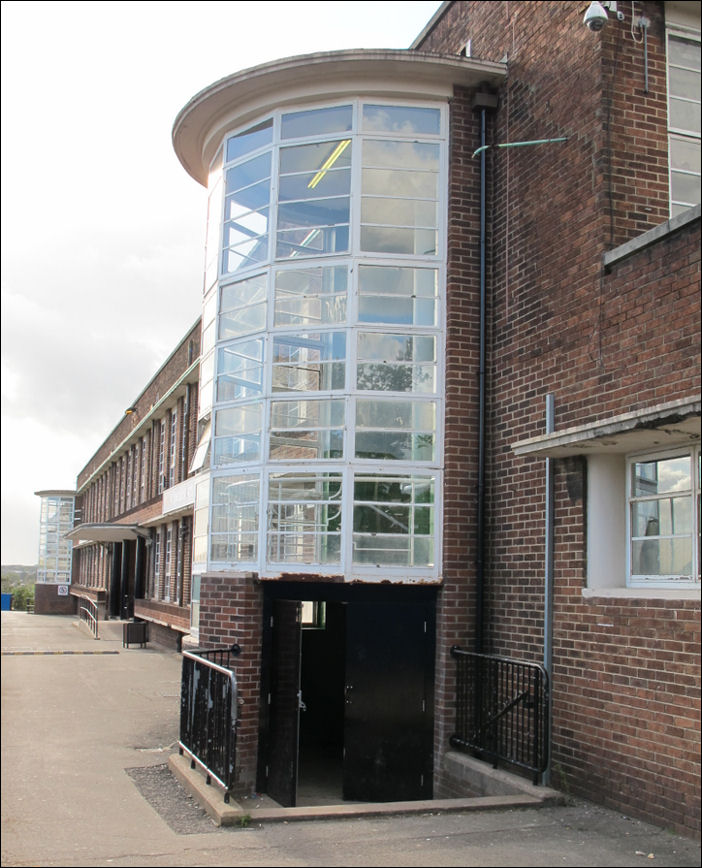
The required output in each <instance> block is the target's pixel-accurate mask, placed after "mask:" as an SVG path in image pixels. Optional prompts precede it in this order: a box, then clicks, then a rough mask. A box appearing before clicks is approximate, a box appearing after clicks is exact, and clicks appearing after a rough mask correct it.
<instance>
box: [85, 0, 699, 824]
mask: <svg viewBox="0 0 702 868" xmlns="http://www.w3.org/2000/svg"><path fill="white" fill-rule="evenodd" d="M604 5H605V6H607V8H608V13H607V14H608V17H609V20H608V22H607V24H606V26H605V27H604V28H603V29H602V30H600V31H599V32H592V31H591V30H590V29H589V28H588V27H586V26H585V23H584V22H583V8H582V7H581V6H580V5H579V4H577V3H573V2H546V0H544V2H512V3H498V2H496V3H484V2H447V3H444V4H442V6H441V7H440V8H439V10H438V11H437V13H436V15H435V16H434V17H433V18H432V20H431V21H430V22H429V23H428V25H427V27H426V28H425V29H424V31H423V32H422V34H420V36H419V37H418V38H417V40H416V41H415V43H414V44H413V46H412V47H411V49H410V50H407V51H381V50H368V51H363V50H358V51H342V52H330V53H320V54H314V55H309V56H304V57H293V58H287V59H285V60H280V61H275V62H272V63H267V64H264V65H262V66H258V67H255V68H253V69H249V70H245V71H243V72H239V73H236V74H234V75H232V76H230V77H228V78H224V79H222V80H221V81H219V82H216V83H215V84H213V85H212V86H211V87H208V88H206V89H205V90H203V91H202V92H201V93H199V94H197V95H196V96H195V97H194V98H193V99H192V100H191V101H190V102H189V103H188V104H187V105H186V106H185V108H184V109H183V110H182V111H181V112H180V114H179V115H178V118H177V119H176V122H175V125H174V129H173V140H174V146H175V150H176V153H177V155H178V157H179V159H180V161H181V163H182V164H183V166H184V167H185V169H186V170H187V171H188V172H189V174H190V175H191V176H192V177H193V178H194V179H195V180H197V181H198V182H199V183H201V184H203V185H206V186H207V187H208V191H209V221H208V228H207V250H206V257H205V261H206V269H205V281H204V285H203V287H202V290H203V314H202V320H201V323H198V324H196V326H195V327H194V328H193V330H192V331H191V332H190V333H189V335H188V336H186V338H185V339H184V341H183V342H182V343H181V344H180V345H179V347H178V348H177V349H176V351H175V352H174V355H173V356H172V357H171V359H169V361H168V362H167V363H166V364H165V365H164V367H163V368H162V369H161V371H160V372H159V373H158V374H157V376H156V378H155V379H154V380H153V381H152V382H151V383H150V384H149V385H148V386H147V387H146V389H145V390H144V392H142V394H141V395H140V396H139V398H138V399H137V400H136V401H135V402H134V407H132V408H129V415H127V416H125V418H124V419H123V420H121V422H120V423H119V425H118V426H117V427H116V428H115V430H114V431H113V433H112V434H111V435H110V437H109V438H108V440H107V441H106V442H105V444H103V446H102V447H101V448H100V450H99V451H98V453H97V454H96V455H95V456H94V457H93V458H92V459H91V461H90V462H89V463H88V465H87V466H86V468H85V469H84V470H83V471H82V472H81V474H80V475H79V479H78V484H77V489H78V497H79V500H80V504H81V508H82V516H83V517H82V524H81V526H80V527H78V528H77V529H76V530H75V531H73V534H72V535H73V536H74V538H75V539H76V540H78V539H79V540H81V543H80V544H79V545H78V546H77V547H76V560H77V567H76V573H75V578H74V583H73V586H72V593H73V594H76V595H82V594H87V595H91V596H92V597H94V598H96V599H99V600H100V602H101V603H102V605H103V607H104V610H105V612H107V613H108V614H109V615H110V616H113V615H114V616H126V615H131V614H134V615H135V616H137V617H140V618H143V619H146V620H149V621H150V622H151V624H152V627H153V629H154V631H155V633H154V635H155V636H156V637H157V638H159V639H160V640H161V641H164V642H170V643H171V644H176V645H179V644H180V642H181V641H185V642H187V643H198V644H200V645H203V646H206V647H212V646H216V645H231V643H233V642H237V643H238V644H239V645H240V646H241V648H242V653H241V656H240V658H239V663H238V667H237V670H238V682H239V691H240V698H241V701H242V703H243V704H242V706H241V717H240V724H239V736H238V754H237V766H238V768H237V772H238V778H239V783H240V786H241V789H242V790H244V791H252V790H254V789H256V790H257V791H259V792H268V793H269V794H271V795H273V796H274V797H275V798H277V799H278V800H279V801H281V802H282V803H284V804H293V803H294V802H295V798H296V781H297V769H298V767H299V768H300V769H302V770H305V769H306V768H307V765H308V763H310V762H311V760H312V758H313V757H319V756H323V757H324V762H325V766H326V768H327V769H330V768H334V769H336V771H337V773H338V776H339V780H340V781H342V780H343V791H344V794H345V797H346V798H354V799H362V800H376V799H413V798H426V797H431V796H432V795H433V796H435V797H444V796H450V795H460V794H462V793H463V792H465V790H464V784H463V783H462V779H461V757H460V755H458V754H457V753H456V751H454V750H453V749H452V748H451V744H450V737H451V735H452V733H453V728H454V723H455V696H456V670H455V662H454V661H453V659H452V658H451V654H450V652H451V648H452V646H454V645H459V646H462V647H464V648H467V649H478V650H480V651H482V652H484V653H490V654H493V655H506V656H510V657H515V658H520V659H525V660H529V661H534V662H539V661H543V662H544V664H545V665H546V667H547V668H548V670H549V671H550V674H551V677H552V688H551V699H552V731H551V763H552V765H551V767H552V769H553V770H554V775H555V773H556V771H557V773H558V776H557V777H554V778H553V783H554V784H556V785H557V784H559V783H560V782H561V781H563V782H565V783H567V785H568V787H569V788H570V790H571V791H572V792H575V793H579V794H582V795H584V796H587V797H589V798H592V799H595V800H600V801H602V802H604V803H606V804H608V805H610V806H613V807H617V808H620V809H623V810H626V811H627V812H630V813H631V814H633V815H636V816H639V817H643V818H646V819H648V820H651V821H652V822H657V823H662V824H665V825H667V826H670V827H672V828H676V829H679V830H682V831H686V832H695V831H697V830H698V829H699V777H698V776H699V764H700V761H699V737H700V733H699V723H700V708H699V686H700V681H699V638H700V625H699V617H700V578H699V575H700V574H699V569H700V543H699V516H700V500H699V497H700V487H699V486H700V483H699V479H700V471H699V468H700V335H699V314H700V294H699V288H700V287H699V278H700V204H699V203H700V156H699V155H700V120H699V118H700V99H699V92H700V20H699V9H700V4H699V3H669V2H665V3H664V2H641V3H638V4H636V9H635V10H634V18H633V19H632V7H631V6H630V5H629V4H622V3H620V4H618V5H617V6H616V8H615V4H613V3H609V4H604ZM619 13H621V15H619ZM602 14H605V13H604V12H603V13H602ZM622 16H623V17H622ZM303 704H304V708H305V709H306V710H305V711H304V712H302V713H301V708H302V707H303Z"/></svg>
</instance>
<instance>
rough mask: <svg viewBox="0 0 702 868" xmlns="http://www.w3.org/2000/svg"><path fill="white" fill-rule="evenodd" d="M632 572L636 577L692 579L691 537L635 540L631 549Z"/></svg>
mask: <svg viewBox="0 0 702 868" xmlns="http://www.w3.org/2000/svg"><path fill="white" fill-rule="evenodd" d="M631 572H632V575H634V576H679V577H680V578H684V579H687V578H691V577H692V544H691V540H690V537H680V538H677V539H651V540H635V541H634V542H633V544H632V548H631Z"/></svg>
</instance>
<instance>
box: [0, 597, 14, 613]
mask: <svg viewBox="0 0 702 868" xmlns="http://www.w3.org/2000/svg"><path fill="white" fill-rule="evenodd" d="M11 608H12V594H3V595H2V611H3V612H9V611H10V609H11Z"/></svg>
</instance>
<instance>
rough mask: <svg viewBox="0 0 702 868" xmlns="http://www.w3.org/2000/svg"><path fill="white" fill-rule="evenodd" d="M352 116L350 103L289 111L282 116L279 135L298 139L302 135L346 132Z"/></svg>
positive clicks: (349, 126)
mask: <svg viewBox="0 0 702 868" xmlns="http://www.w3.org/2000/svg"><path fill="white" fill-rule="evenodd" d="M352 117H353V113H352V108H351V106H350V105H340V106H333V107H332V108H322V109H307V110H306V111H301V112H290V113H289V114H284V115H283V117H282V120H281V137H282V138H283V139H298V138H302V137H303V136H323V135H326V134H327V133H342V132H346V131H347V130H350V129H351V121H352Z"/></svg>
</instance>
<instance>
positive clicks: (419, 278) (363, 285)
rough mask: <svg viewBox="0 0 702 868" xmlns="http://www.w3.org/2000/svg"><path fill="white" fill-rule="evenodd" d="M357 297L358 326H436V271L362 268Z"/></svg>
mask: <svg viewBox="0 0 702 868" xmlns="http://www.w3.org/2000/svg"><path fill="white" fill-rule="evenodd" d="M358 293H359V300H358V318H359V320H360V321H361V322H387V323H407V324H411V325H421V326H434V325H436V298H437V295H438V272H437V271H436V269H433V268H432V269H429V268H406V267H398V268H390V267H388V266H376V265H362V266H361V267H360V269H359V279H358Z"/></svg>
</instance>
